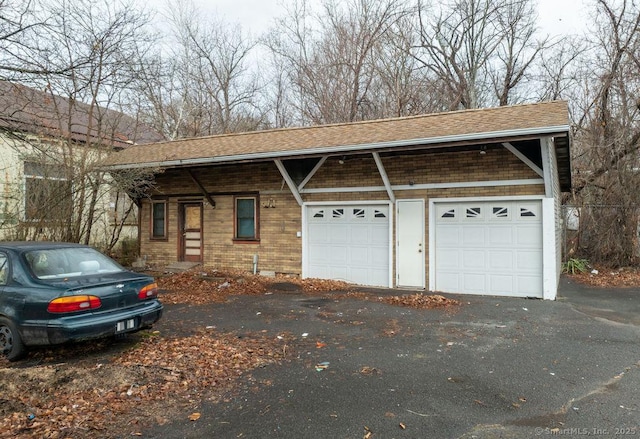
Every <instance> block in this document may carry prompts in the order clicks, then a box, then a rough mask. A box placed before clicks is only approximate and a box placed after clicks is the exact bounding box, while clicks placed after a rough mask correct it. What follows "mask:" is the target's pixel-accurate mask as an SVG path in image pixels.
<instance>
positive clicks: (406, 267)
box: [396, 199, 426, 288]
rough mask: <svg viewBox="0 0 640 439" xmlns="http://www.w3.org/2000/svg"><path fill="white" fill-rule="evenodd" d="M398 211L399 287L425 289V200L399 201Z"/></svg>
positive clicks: (397, 203)
mask: <svg viewBox="0 0 640 439" xmlns="http://www.w3.org/2000/svg"><path fill="white" fill-rule="evenodd" d="M396 211H397V213H396V215H397V216H396V218H397V219H396V221H397V228H396V241H397V247H396V248H397V259H398V260H397V265H396V267H397V268H396V270H397V274H398V280H397V286H399V287H412V288H424V287H425V251H426V249H425V242H424V220H425V210H424V200H422V199H420V200H397V201H396Z"/></svg>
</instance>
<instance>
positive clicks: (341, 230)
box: [327, 224, 350, 243]
mask: <svg viewBox="0 0 640 439" xmlns="http://www.w3.org/2000/svg"><path fill="white" fill-rule="evenodd" d="M349 231H350V227H349V226H347V225H346V224H332V225H331V226H329V228H328V229H327V234H328V236H329V241H330V242H337V243H343V242H349V241H348V236H349Z"/></svg>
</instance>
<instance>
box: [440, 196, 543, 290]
mask: <svg viewBox="0 0 640 439" xmlns="http://www.w3.org/2000/svg"><path fill="white" fill-rule="evenodd" d="M541 206H542V203H541V201H494V202H488V201H481V202H475V201H470V202H465V201H462V202H453V203H447V202H441V203H440V202H439V203H436V204H435V207H436V208H435V209H434V210H433V211H434V212H435V214H436V215H437V216H436V218H435V221H434V223H435V231H434V233H435V239H434V242H435V244H434V245H435V248H434V253H435V261H434V264H435V289H436V290H439V291H446V292H452V293H471V294H499V295H515V296H527V297H542V222H541V213H542V207H541ZM445 216H446V217H445Z"/></svg>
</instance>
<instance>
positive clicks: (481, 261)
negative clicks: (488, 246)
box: [461, 249, 486, 270]
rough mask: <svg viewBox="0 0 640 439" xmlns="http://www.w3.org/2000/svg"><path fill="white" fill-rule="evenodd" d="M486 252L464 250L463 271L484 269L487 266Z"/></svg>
mask: <svg viewBox="0 0 640 439" xmlns="http://www.w3.org/2000/svg"><path fill="white" fill-rule="evenodd" d="M485 256H486V255H485V251H484V250H482V249H480V250H468V249H463V250H462V267H461V268H462V269H463V270H477V269H481V270H482V269H484V268H485V266H486V260H485Z"/></svg>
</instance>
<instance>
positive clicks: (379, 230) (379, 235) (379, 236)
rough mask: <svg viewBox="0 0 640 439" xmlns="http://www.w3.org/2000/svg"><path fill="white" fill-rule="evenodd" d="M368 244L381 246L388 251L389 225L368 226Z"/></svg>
mask: <svg viewBox="0 0 640 439" xmlns="http://www.w3.org/2000/svg"><path fill="white" fill-rule="evenodd" d="M369 230H370V236H369V243H370V244H373V245H376V246H382V247H384V248H385V249H386V250H387V251H388V247H389V225H388V224H386V225H384V224H383V225H381V224H373V225H370V226H369Z"/></svg>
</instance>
